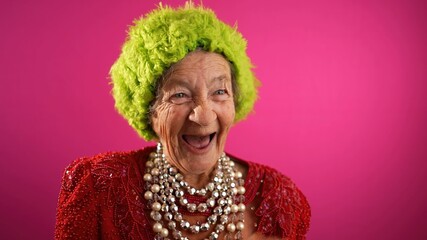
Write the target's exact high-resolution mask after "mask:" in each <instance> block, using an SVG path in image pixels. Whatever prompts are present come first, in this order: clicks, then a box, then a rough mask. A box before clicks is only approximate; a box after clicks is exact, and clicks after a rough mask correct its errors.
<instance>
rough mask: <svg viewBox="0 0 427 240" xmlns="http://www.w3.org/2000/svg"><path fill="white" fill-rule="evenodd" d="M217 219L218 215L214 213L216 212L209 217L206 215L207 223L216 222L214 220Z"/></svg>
mask: <svg viewBox="0 0 427 240" xmlns="http://www.w3.org/2000/svg"><path fill="white" fill-rule="evenodd" d="M217 219H218V216H217V215H216V214H214V215H210V216H209V217H208V223H210V224H214V223H216V220H217Z"/></svg>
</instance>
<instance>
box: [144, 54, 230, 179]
mask: <svg viewBox="0 0 427 240" xmlns="http://www.w3.org/2000/svg"><path fill="white" fill-rule="evenodd" d="M234 115H235V109H234V101H233V91H232V83H231V72H230V66H229V63H228V62H227V61H226V60H225V59H224V57H222V56H221V55H219V54H217V53H210V52H204V51H195V52H192V53H190V54H188V55H187V56H186V57H185V58H184V59H182V60H181V61H180V62H178V63H177V64H175V66H174V67H173V70H172V71H171V72H170V73H169V74H168V76H167V77H166V79H165V82H164V83H163V86H162V88H161V89H160V93H159V98H158V100H157V102H156V103H155V104H154V111H153V113H152V116H151V122H152V126H153V129H154V131H155V132H156V134H157V136H158V138H159V141H160V142H161V143H162V145H163V149H164V150H163V151H164V153H165V154H166V157H167V159H168V161H169V162H170V163H171V164H173V165H175V166H176V167H177V168H178V169H179V170H180V171H181V172H182V173H183V174H184V175H186V174H187V175H188V174H196V175H197V174H198V175H200V174H209V172H210V171H211V170H212V169H213V167H214V166H215V164H216V162H217V160H218V158H219V157H220V155H221V153H222V152H223V151H224V145H225V141H226V138H227V135H228V132H229V130H230V127H231V126H232V124H233V121H234Z"/></svg>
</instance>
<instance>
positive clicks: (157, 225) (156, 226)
mask: <svg viewBox="0 0 427 240" xmlns="http://www.w3.org/2000/svg"><path fill="white" fill-rule="evenodd" d="M162 229H163V227H162V224H160V223H155V224H154V225H153V231H154V232H156V233H159V232H161V231H162Z"/></svg>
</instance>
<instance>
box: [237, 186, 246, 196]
mask: <svg viewBox="0 0 427 240" xmlns="http://www.w3.org/2000/svg"><path fill="white" fill-rule="evenodd" d="M237 192H238V193H239V194H241V195H243V194H245V192H246V189H245V187H243V186H238V187H237Z"/></svg>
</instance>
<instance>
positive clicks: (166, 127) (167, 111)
mask: <svg viewBox="0 0 427 240" xmlns="http://www.w3.org/2000/svg"><path fill="white" fill-rule="evenodd" d="M185 112H186V111H185V109H183V107H181V106H176V105H172V104H164V105H161V106H159V107H158V108H157V110H156V116H155V117H153V121H152V122H153V129H154V131H155V132H156V133H157V135H158V136H159V137H160V138H166V139H167V138H169V137H170V136H172V135H175V134H177V133H178V132H179V130H180V128H181V126H182V124H183V122H184V121H185V117H186V116H185Z"/></svg>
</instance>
